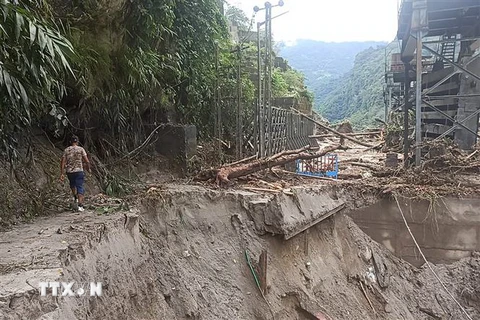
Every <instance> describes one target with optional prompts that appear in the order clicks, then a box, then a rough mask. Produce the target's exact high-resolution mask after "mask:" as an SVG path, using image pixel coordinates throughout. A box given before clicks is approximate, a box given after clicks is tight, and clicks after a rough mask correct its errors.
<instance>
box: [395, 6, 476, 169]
mask: <svg viewBox="0 0 480 320" xmlns="http://www.w3.org/2000/svg"><path fill="white" fill-rule="evenodd" d="M398 19H399V24H398V33H397V38H398V40H399V43H400V53H397V54H394V55H393V56H392V57H391V64H390V69H389V70H388V72H387V74H386V82H387V86H386V88H387V89H388V91H387V94H388V97H389V99H388V100H387V101H389V105H390V106H391V107H392V109H393V111H401V112H404V114H405V115H408V113H409V112H410V113H412V111H413V113H414V114H415V120H416V123H415V126H414V128H415V129H414V130H412V127H413V126H411V124H410V125H409V124H408V116H405V117H404V128H405V129H406V130H405V133H404V138H405V140H404V141H408V138H407V137H408V136H409V135H410V134H412V133H413V132H414V133H415V142H416V146H417V148H416V149H417V152H416V163H417V165H418V164H420V155H421V152H420V146H421V142H422V141H423V140H424V139H427V138H428V139H442V138H447V137H448V138H450V139H452V140H454V141H455V143H456V144H457V145H458V146H459V147H460V148H462V149H465V150H468V149H472V148H473V146H474V145H475V144H476V142H477V137H478V122H479V116H478V115H479V113H480V57H479V55H480V1H479V0H455V1H453V0H452V1H438V0H404V1H402V4H401V7H400V12H399V18H398ZM409 126H410V128H408V127H409ZM409 129H410V130H409ZM405 144H406V146H405V151H406V152H405V153H406V154H405V155H407V150H409V146H408V145H407V144H408V142H407V143H405Z"/></svg>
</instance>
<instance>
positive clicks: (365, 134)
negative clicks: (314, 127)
mask: <svg viewBox="0 0 480 320" xmlns="http://www.w3.org/2000/svg"><path fill="white" fill-rule="evenodd" d="M381 133H382V132H381V131H372V132H357V133H355V132H354V133H345V135H346V136H350V137H358V136H375V135H379V134H381ZM333 137H336V135H334V134H317V135H313V136H309V138H333Z"/></svg>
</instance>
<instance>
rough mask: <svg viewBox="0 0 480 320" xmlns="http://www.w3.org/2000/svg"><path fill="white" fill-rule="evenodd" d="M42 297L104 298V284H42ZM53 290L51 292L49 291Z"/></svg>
mask: <svg viewBox="0 0 480 320" xmlns="http://www.w3.org/2000/svg"><path fill="white" fill-rule="evenodd" d="M38 286H39V287H40V296H42V297H46V296H48V295H51V296H53V297H57V296H62V297H81V296H90V297H100V296H102V293H103V291H102V283H101V282H90V284H78V285H77V284H76V283H75V282H57V281H51V282H40V283H39V284H38ZM49 289H51V290H49Z"/></svg>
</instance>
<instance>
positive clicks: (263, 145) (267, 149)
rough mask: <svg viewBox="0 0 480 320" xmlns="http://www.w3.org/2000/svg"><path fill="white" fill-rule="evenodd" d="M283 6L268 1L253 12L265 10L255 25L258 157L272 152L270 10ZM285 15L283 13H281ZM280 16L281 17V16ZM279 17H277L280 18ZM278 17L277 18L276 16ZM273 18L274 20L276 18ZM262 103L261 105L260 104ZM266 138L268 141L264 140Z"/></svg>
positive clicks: (281, 2)
mask: <svg viewBox="0 0 480 320" xmlns="http://www.w3.org/2000/svg"><path fill="white" fill-rule="evenodd" d="M283 5H284V2H283V0H279V1H278V4H277V5H272V4H271V3H270V2H269V1H267V2H265V7H264V8H259V7H258V6H255V8H253V10H254V11H255V13H257V12H258V11H260V10H265V21H264V22H260V23H258V24H257V48H258V61H257V67H258V73H259V75H258V80H259V82H258V87H257V93H258V99H257V100H258V101H257V105H258V107H257V109H258V121H259V122H258V123H259V129H260V134H259V135H258V136H259V151H260V156H262V157H264V156H265V155H269V154H270V153H271V152H272V146H273V141H272V136H273V135H272V73H273V72H272V70H273V63H272V56H273V53H272V52H273V49H272V43H273V41H272V20H273V19H274V18H272V8H274V7H282V6H283ZM283 14H285V13H283ZM283 14H281V15H283ZM281 15H279V16H281ZM277 17H278V16H277ZM277 17H275V18H277ZM263 24H265V65H264V74H265V76H264V82H263V85H264V90H263V101H262V90H261V88H262V81H261V80H262V76H261V71H260V70H261V67H262V66H261V50H260V49H261V43H260V27H261V26H262V25H263ZM262 102H263V103H262ZM265 111H266V113H267V121H266V123H267V128H266V130H265V118H264V117H265ZM265 136H267V138H268V140H267V139H265Z"/></svg>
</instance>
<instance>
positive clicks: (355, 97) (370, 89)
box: [317, 46, 389, 127]
mask: <svg viewBox="0 0 480 320" xmlns="http://www.w3.org/2000/svg"><path fill="white" fill-rule="evenodd" d="M387 50H389V49H387ZM384 65H385V47H384V46H379V47H376V48H369V49H367V50H365V51H362V52H361V53H359V54H358V55H357V57H356V58H355V63H354V66H353V69H352V70H351V71H349V72H348V73H347V74H345V75H344V76H343V77H341V78H340V79H338V80H337V81H335V83H334V84H333V88H332V90H331V91H330V92H328V93H326V94H325V96H324V97H323V99H322V100H323V102H321V103H320V104H318V105H317V108H318V110H319V111H320V113H321V114H322V115H323V116H325V117H326V118H327V119H329V120H330V121H338V120H342V119H346V118H348V119H350V120H351V122H352V123H353V124H354V126H356V127H363V126H368V125H371V124H373V122H374V121H375V120H374V118H375V117H379V116H381V114H382V112H383V107H384V102H383V83H384V79H385V78H384V72H385V67H384Z"/></svg>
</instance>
